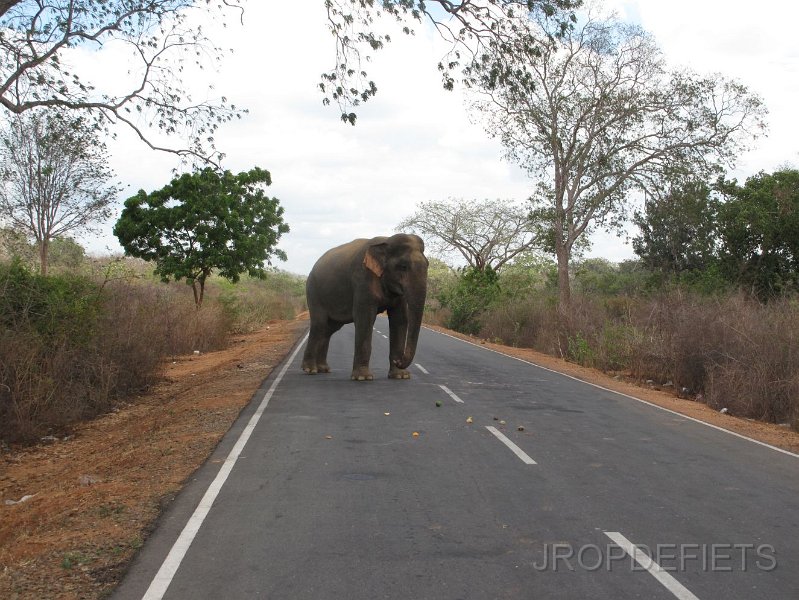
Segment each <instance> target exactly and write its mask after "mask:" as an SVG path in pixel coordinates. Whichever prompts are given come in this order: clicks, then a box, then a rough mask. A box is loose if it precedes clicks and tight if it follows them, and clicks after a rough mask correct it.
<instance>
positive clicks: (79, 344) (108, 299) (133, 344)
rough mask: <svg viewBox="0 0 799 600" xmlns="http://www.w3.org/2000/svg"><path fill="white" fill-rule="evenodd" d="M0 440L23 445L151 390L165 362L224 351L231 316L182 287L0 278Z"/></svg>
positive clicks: (9, 272) (10, 272)
mask: <svg viewBox="0 0 799 600" xmlns="http://www.w3.org/2000/svg"><path fill="white" fill-rule="evenodd" d="M0 291H2V294H0V300H2V301H1V302H0V330H1V331H0V333H1V334H2V335H0V438H2V439H4V440H6V441H9V442H29V441H34V440H36V439H38V438H39V437H41V436H43V435H46V434H50V433H63V432H64V431H65V430H66V429H67V428H68V427H69V425H70V424H72V423H74V422H76V421H78V420H83V419H87V418H90V417H93V416H95V415H97V414H100V413H102V412H105V411H107V410H109V409H110V408H111V407H112V406H113V404H114V403H115V402H116V401H117V400H119V399H120V398H124V397H126V396H127V395H129V394H131V393H134V392H136V391H138V390H140V389H142V388H143V387H146V386H147V385H150V384H151V383H152V382H153V381H154V380H155V379H156V378H157V377H158V376H159V374H160V373H159V369H160V366H161V365H162V364H163V358H164V357H166V356H170V355H175V354H185V353H188V352H191V351H193V350H201V351H206V350H213V349H216V348H221V347H223V346H224V345H225V343H226V340H227V337H228V331H229V327H230V320H229V317H228V315H227V314H226V313H225V311H224V310H223V309H222V308H221V307H220V306H219V305H214V304H213V303H210V304H209V305H208V306H205V307H203V308H202V309H201V310H199V311H198V310H196V309H195V307H194V302H193V300H192V297H191V294H188V293H186V290H185V287H183V286H165V285H163V284H152V283H148V284H141V283H139V284H132V283H130V282H126V281H115V282H112V283H110V284H108V285H104V286H101V285H100V284H95V283H92V282H91V281H89V280H86V279H85V278H80V277H73V276H66V275H65V276H53V277H48V278H42V277H39V276H35V275H32V274H30V273H29V272H27V271H25V270H24V269H23V268H19V267H15V268H6V269H5V270H3V271H2V272H0Z"/></svg>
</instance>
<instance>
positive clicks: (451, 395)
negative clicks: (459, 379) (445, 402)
mask: <svg viewBox="0 0 799 600" xmlns="http://www.w3.org/2000/svg"><path fill="white" fill-rule="evenodd" d="M438 387H440V388H441V389H442V390H444V391H445V392H446V393H447V394H448V395H449V397H450V398H452V399H453V400H454V401H455V402H459V403H460V404H463V400H461V399H460V398H458V397H457V396H456V395H455V392H453V391H452V390H451V389H449V388H448V387H447V386H445V385H441V384H438Z"/></svg>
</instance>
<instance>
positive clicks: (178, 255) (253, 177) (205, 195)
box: [114, 167, 289, 308]
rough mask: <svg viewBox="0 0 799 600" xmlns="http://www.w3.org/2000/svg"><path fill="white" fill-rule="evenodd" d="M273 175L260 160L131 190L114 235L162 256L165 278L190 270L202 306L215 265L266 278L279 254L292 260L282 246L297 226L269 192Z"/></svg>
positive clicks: (130, 247)
mask: <svg viewBox="0 0 799 600" xmlns="http://www.w3.org/2000/svg"><path fill="white" fill-rule="evenodd" d="M271 183H272V178H271V176H270V175H269V172H268V171H266V170H264V169H260V168H258V167H255V168H253V169H252V170H250V171H246V172H242V173H239V174H238V175H233V174H232V173H231V172H230V171H224V172H218V171H215V170H214V169H211V168H205V169H203V170H201V171H196V172H194V173H185V174H183V175H180V176H179V177H176V178H175V179H173V180H172V182H171V183H170V184H169V185H167V186H166V187H164V188H162V189H160V190H157V191H155V192H151V193H149V194H148V193H146V192H145V191H144V190H140V191H139V193H138V194H136V195H135V196H132V197H130V198H128V199H127V200H126V201H125V208H124V210H123V211H122V215H121V216H120V218H119V220H118V221H117V223H116V225H115V227H114V235H116V236H117V238H118V239H119V242H120V244H121V245H122V247H123V248H124V249H125V253H126V254H129V255H130V256H135V257H137V258H142V259H144V260H148V261H153V262H155V265H156V268H155V273H156V274H158V275H160V276H161V278H162V279H163V281H169V280H170V278H174V279H175V280H176V281H179V280H180V279H183V278H185V279H186V280H187V282H188V283H189V284H190V285H191V286H192V290H193V291H194V302H195V304H196V305H197V307H198V308H199V307H200V306H201V305H202V301H203V295H204V292H205V281H206V279H207V278H208V277H209V276H210V275H211V273H212V272H213V271H214V270H216V271H217V272H218V273H219V275H221V276H222V277H224V278H226V279H228V280H230V281H233V282H236V281H238V280H239V276H240V275H241V274H242V273H245V272H246V273H248V274H249V275H250V276H252V277H260V278H264V277H265V276H266V269H265V266H264V262H267V263H268V264H270V265H271V257H272V256H275V257H277V258H279V259H280V260H286V254H285V252H283V251H282V250H279V249H277V248H276V246H277V243H278V240H279V239H280V236H281V235H282V234H284V233H287V232H288V231H289V226H288V225H287V224H285V223H284V222H283V207H282V206H280V202H279V200H278V199H277V198H269V197H268V196H266V195H265V193H264V189H263V188H264V186H268V185H270V184H271Z"/></svg>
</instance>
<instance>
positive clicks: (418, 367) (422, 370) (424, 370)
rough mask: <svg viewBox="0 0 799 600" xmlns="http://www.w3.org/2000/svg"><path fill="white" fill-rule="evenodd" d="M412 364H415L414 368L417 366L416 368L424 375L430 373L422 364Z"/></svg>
mask: <svg viewBox="0 0 799 600" xmlns="http://www.w3.org/2000/svg"><path fill="white" fill-rule="evenodd" d="M413 364H415V365H416V368H417V369H419V370H420V371H421V372H422V373H424V374H425V375H430V371H428V370H427V369H425V368H424V367H423V366H422V365H420V364H419V363H413Z"/></svg>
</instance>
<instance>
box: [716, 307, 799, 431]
mask: <svg viewBox="0 0 799 600" xmlns="http://www.w3.org/2000/svg"><path fill="white" fill-rule="evenodd" d="M718 320H719V323H720V326H721V330H722V334H723V336H724V339H723V345H722V346H721V348H719V349H718V351H717V352H716V353H715V354H714V357H713V362H712V365H711V367H710V368H709V370H708V380H707V383H706V386H705V389H706V395H707V403H708V405H710V406H712V407H714V408H719V409H721V408H727V409H728V410H729V411H730V412H731V413H732V414H734V415H738V416H743V417H749V418H753V419H760V420H763V421H770V422H773V423H784V422H789V423H791V424H792V425H793V426H794V428H797V425H799V423H797V421H798V420H799V346H797V344H798V343H799V339H798V338H799V336H798V335H797V333H799V304H797V301H796V300H793V301H791V300H782V301H776V302H772V303H770V304H767V305H762V304H759V303H757V302H755V301H751V300H746V299H744V298H741V297H737V298H733V299H731V300H729V301H728V302H727V303H726V304H725V305H724V307H723V310H722V311H721V313H720V315H719V319H718Z"/></svg>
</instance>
